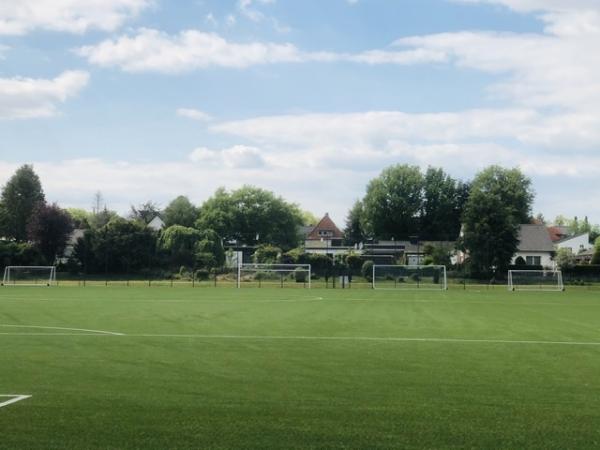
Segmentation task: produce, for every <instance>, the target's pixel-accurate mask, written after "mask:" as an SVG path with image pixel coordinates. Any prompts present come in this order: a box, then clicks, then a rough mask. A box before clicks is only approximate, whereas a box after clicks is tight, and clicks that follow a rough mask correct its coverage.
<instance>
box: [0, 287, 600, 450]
mask: <svg viewBox="0 0 600 450" xmlns="http://www.w3.org/2000/svg"><path fill="white" fill-rule="evenodd" d="M0 348H1V351H0V405H1V404H3V403H4V402H6V401H7V400H9V399H12V400H15V401H13V402H12V403H10V404H7V405H6V406H1V407H0V448H1V449H11V450H14V449H28V450H29V449H44V450H47V449H78V450H79V449H199V448H263V449H264V448H286V449H290V448H457V449H458V448H461V449H463V448H477V449H489V448H505V449H524V448H538V449H552V448H555V449H564V448H581V449H589V448H595V447H596V448H597V447H598V446H600V299H599V298H598V293H597V292H590V291H583V290H581V291H577V290H570V291H567V292H565V293H559V292H552V293H535V292H527V293H525V292H516V293H515V292H513V293H511V292H507V291H504V290H499V289H498V290H489V291H487V290H482V291H480V292H478V291H475V290H467V291H461V290H450V291H440V292H431V291H426V292H419V291H409V292H404V291H402V292H396V291H372V290H358V289H355V290H348V289H346V290H325V289H313V290H308V289H246V290H245V289H242V290H236V289H228V288H221V289H219V288H216V289H210V288H206V289H198V288H196V289H191V288H168V287H153V288H125V287H109V288H101V287H86V288H76V287H59V288H3V289H1V290H0ZM2 395H23V396H31V397H29V398H26V397H23V398H22V399H20V401H16V400H17V398H16V397H2Z"/></svg>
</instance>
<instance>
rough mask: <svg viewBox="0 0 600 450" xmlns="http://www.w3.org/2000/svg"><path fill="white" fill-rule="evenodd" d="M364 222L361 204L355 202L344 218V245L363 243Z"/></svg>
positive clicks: (364, 236) (358, 201)
mask: <svg viewBox="0 0 600 450" xmlns="http://www.w3.org/2000/svg"><path fill="white" fill-rule="evenodd" d="M364 220H365V219H364V207H363V203H362V202H361V201H360V200H357V201H356V202H354V206H352V209H351V210H350V211H349V212H348V217H347V218H346V228H344V240H345V241H346V244H348V245H354V244H359V243H361V242H364V241H365V238H366V235H365V230H364V225H363V224H364Z"/></svg>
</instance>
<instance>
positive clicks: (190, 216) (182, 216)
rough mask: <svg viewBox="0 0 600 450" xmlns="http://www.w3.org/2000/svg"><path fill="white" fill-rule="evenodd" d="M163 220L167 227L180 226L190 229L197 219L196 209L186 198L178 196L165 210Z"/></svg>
mask: <svg viewBox="0 0 600 450" xmlns="http://www.w3.org/2000/svg"><path fill="white" fill-rule="evenodd" d="M163 218H164V221H165V226H167V227H170V226H172V225H181V226H183V227H188V228H191V227H193V226H194V224H195V223H196V220H197V219H198V209H197V208H196V207H195V206H194V205H193V204H192V202H190V200H189V199H188V198H187V197H185V196H183V195H180V196H179V197H177V198H176V199H175V200H173V201H172V202H171V203H169V204H168V206H167V207H166V208H165V211H164V213H163Z"/></svg>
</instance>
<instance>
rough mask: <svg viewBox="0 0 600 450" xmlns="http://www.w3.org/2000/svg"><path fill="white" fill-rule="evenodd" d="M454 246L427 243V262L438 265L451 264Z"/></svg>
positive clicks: (425, 248)
mask: <svg viewBox="0 0 600 450" xmlns="http://www.w3.org/2000/svg"><path fill="white" fill-rule="evenodd" d="M452 250H453V248H452V246H450V245H447V244H436V245H433V244H427V245H426V246H425V247H424V249H423V253H425V255H426V257H425V264H428V263H430V264H434V265H436V266H449V265H450V264H451V261H450V258H451V255H452Z"/></svg>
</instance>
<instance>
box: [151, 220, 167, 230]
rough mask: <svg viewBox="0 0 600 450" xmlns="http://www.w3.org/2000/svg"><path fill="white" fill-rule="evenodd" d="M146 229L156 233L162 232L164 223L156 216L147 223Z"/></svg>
mask: <svg viewBox="0 0 600 450" xmlns="http://www.w3.org/2000/svg"><path fill="white" fill-rule="evenodd" d="M148 227H150V228H152V229H153V230H156V231H158V230H162V229H163V228H164V227H165V222H164V221H163V220H162V219H161V218H160V216H156V217H154V219H152V220H151V221H150V222H149V223H148Z"/></svg>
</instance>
